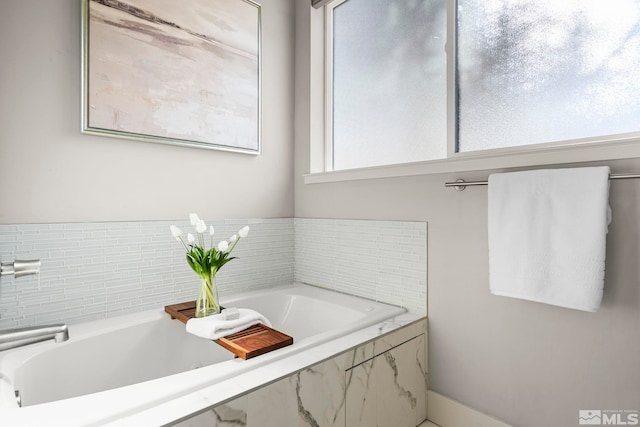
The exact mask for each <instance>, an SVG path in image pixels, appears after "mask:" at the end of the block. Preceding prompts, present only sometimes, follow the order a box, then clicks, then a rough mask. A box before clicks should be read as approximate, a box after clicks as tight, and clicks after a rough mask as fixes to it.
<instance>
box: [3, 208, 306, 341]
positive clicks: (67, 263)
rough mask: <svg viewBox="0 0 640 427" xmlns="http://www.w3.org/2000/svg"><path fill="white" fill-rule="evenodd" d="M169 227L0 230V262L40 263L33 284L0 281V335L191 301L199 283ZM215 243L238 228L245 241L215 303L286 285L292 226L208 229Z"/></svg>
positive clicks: (257, 223)
mask: <svg viewBox="0 0 640 427" xmlns="http://www.w3.org/2000/svg"><path fill="white" fill-rule="evenodd" d="M172 224H177V225H178V226H182V227H183V228H185V229H186V228H188V227H189V224H188V223H186V222H185V223H181V222H175V221H148V222H106V223H69V224H19V225H0V259H2V260H12V259H14V258H23V259H35V258H37V259H40V260H41V261H42V268H41V273H40V277H33V276H30V277H23V278H19V279H14V278H12V277H2V279H0V329H4V328H14V327H20V326H28V325H38V324H44V323H52V322H68V323H78V322H84V321H89V320H94V319H101V318H106V317H114V316H118V315H121V314H127V313H135V312H138V311H143V310H147V309H150V308H159V307H162V306H164V305H167V304H173V303H177V302H182V301H191V300H194V299H195V298H196V297H197V296H198V291H199V289H200V278H199V277H198V276H197V275H196V274H195V273H194V272H193V271H192V270H191V269H190V268H189V266H188V265H187V262H186V260H185V255H184V248H183V247H182V246H181V245H178V244H176V242H175V239H174V238H172V237H171V234H170V233H169V226H170V225H172ZM211 225H213V227H214V228H215V230H216V235H217V236H219V237H222V236H226V237H229V236H231V235H233V234H235V233H237V231H238V229H240V228H241V227H243V226H245V225H249V226H250V227H251V238H250V239H249V238H248V239H246V240H245V241H243V242H242V245H238V247H237V248H236V249H235V251H234V256H237V257H238V258H239V259H237V260H234V262H231V263H229V264H228V265H226V266H225V268H223V269H222V270H221V271H220V272H219V273H218V274H217V281H218V290H219V291H220V294H221V295H222V296H224V295H225V293H229V292H231V291H233V292H234V293H235V292H241V291H243V290H252V289H262V288H268V287H271V286H276V285H282V284H287V283H291V282H293V265H294V236H293V232H294V230H293V220H292V219H249V220H226V221H214V222H212V223H211Z"/></svg>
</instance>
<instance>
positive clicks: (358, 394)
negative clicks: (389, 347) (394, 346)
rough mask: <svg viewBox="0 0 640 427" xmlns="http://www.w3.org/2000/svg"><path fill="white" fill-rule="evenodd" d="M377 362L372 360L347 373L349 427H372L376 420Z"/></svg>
mask: <svg viewBox="0 0 640 427" xmlns="http://www.w3.org/2000/svg"><path fill="white" fill-rule="evenodd" d="M375 361H376V359H375V358H374V359H371V360H369V361H367V362H364V363H362V364H360V365H358V366H355V367H354V368H351V369H349V370H348V371H347V372H346V373H345V377H346V387H347V391H346V402H345V419H346V425H347V426H349V427H370V426H375V425H378V424H377V420H376V416H377V414H376V405H377V402H376V382H375V373H374V369H375Z"/></svg>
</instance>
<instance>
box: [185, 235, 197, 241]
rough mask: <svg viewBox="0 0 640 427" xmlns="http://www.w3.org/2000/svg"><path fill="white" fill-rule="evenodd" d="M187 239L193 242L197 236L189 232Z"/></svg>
mask: <svg viewBox="0 0 640 427" xmlns="http://www.w3.org/2000/svg"><path fill="white" fill-rule="evenodd" d="M187 241H188V242H189V243H193V242H195V241H196V238H195V237H193V234H191V233H189V234H187Z"/></svg>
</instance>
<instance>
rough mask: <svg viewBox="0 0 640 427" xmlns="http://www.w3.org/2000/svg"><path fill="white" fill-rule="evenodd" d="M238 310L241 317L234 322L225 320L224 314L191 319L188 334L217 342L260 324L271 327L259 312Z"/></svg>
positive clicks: (245, 309)
mask: <svg viewBox="0 0 640 427" xmlns="http://www.w3.org/2000/svg"><path fill="white" fill-rule="evenodd" d="M237 310H238V314H239V317H238V318H237V319H234V320H225V316H224V315H223V314H213V315H211V316H207V317H198V318H193V319H189V320H188V321H187V332H189V333H190V334H194V335H197V336H199V337H202V338H207V339H210V340H217V339H218V338H222V337H226V336H227V335H231V334H235V333H236V332H240V331H242V330H244V329H247V328H248V327H250V326H253V325H256V324H258V323H262V324H264V325H267V326H269V327H271V323H270V322H269V320H268V319H267V318H266V317H264V316H263V315H262V314H260V313H258V312H257V311H255V310H251V309H250V308H238V309H237ZM223 311H224V310H223Z"/></svg>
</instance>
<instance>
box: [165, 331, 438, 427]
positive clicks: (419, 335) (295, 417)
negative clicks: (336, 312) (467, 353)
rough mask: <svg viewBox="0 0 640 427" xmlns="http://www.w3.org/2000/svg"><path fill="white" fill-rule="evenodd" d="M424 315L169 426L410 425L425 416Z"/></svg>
mask: <svg viewBox="0 0 640 427" xmlns="http://www.w3.org/2000/svg"><path fill="white" fill-rule="evenodd" d="M426 325H427V324H426V320H421V321H419V322H416V323H413V324H411V325H409V326H406V327H404V328H401V329H398V330H396V331H394V332H391V333H389V334H387V335H384V336H382V337H380V338H378V339H375V340H373V341H370V342H368V343H366V344H363V345H360V346H358V347H355V348H352V349H350V350H348V351H346V352H344V353H342V354H340V355H337V356H335V357H332V358H330V359H329V360H326V361H324V362H321V363H318V364H314V365H312V366H309V367H307V368H304V369H302V370H299V371H297V372H295V373H293V374H290V375H288V376H286V377H285V378H282V379H280V380H278V381H276V382H274V383H273V384H270V385H267V386H264V387H261V388H259V389H257V390H255V391H252V392H250V393H248V394H246V395H244V396H241V397H239V398H236V399H233V400H231V401H230V402H227V403H225V404H222V405H218V406H215V407H214V408H212V409H210V410H208V411H206V412H204V413H202V414H200V415H197V416H195V417H192V418H190V419H188V420H185V421H183V422H181V423H178V424H176V425H177V426H179V427H205V426H207V427H228V426H234V425H243V426H246V427H270V426H273V427H280V426H316V427H346V426H349V427H370V426H375V425H380V426H389V425H394V426H397V427H415V426H417V425H418V424H420V423H421V422H423V421H424V420H426V418H427V405H426V401H427V397H426V396H427V386H428V384H427V371H426V345H425V340H426V327H427V326H426Z"/></svg>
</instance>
